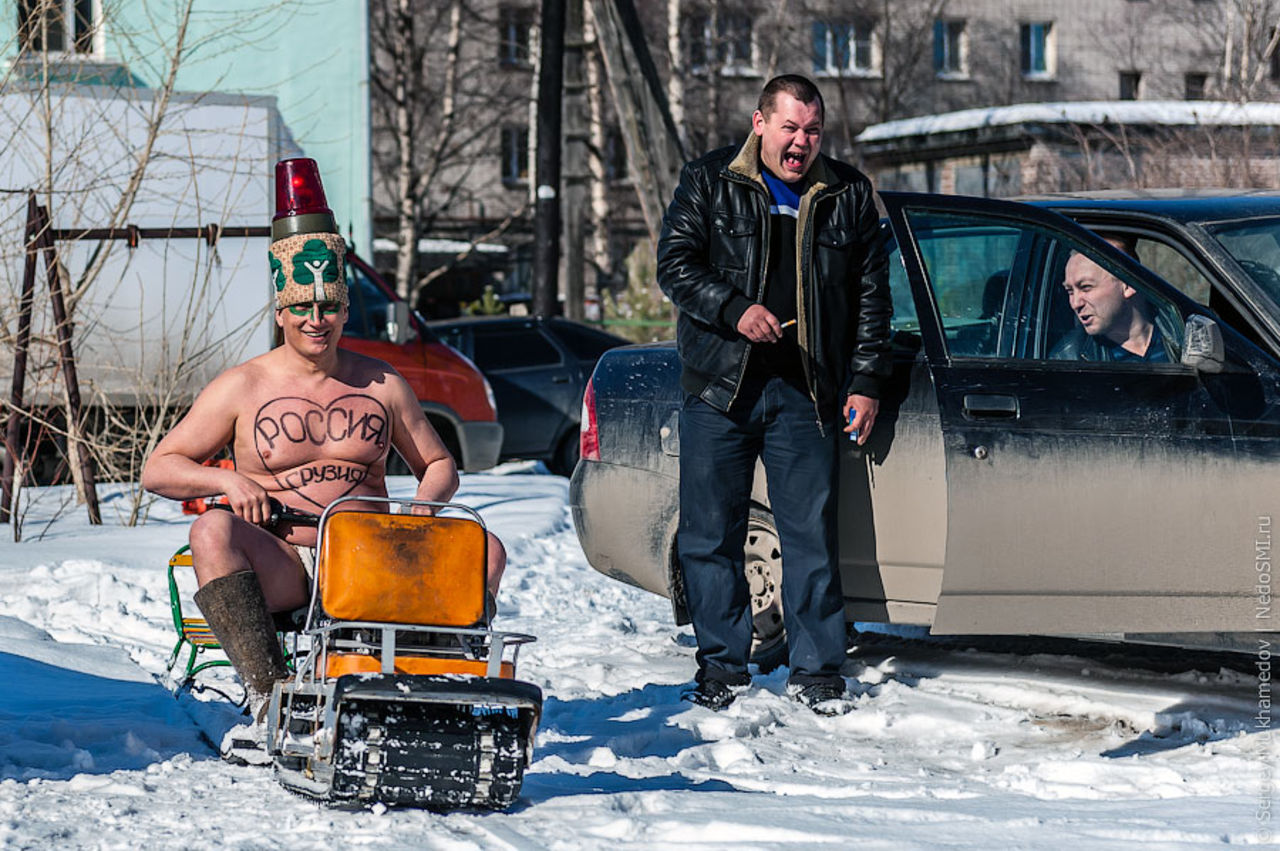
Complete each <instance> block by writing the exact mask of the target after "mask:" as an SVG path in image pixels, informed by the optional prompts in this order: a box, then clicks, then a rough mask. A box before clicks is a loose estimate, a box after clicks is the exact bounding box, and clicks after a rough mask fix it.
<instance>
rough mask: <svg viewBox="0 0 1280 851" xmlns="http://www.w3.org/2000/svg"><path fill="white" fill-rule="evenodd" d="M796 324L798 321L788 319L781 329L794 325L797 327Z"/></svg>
mask: <svg viewBox="0 0 1280 851" xmlns="http://www.w3.org/2000/svg"><path fill="white" fill-rule="evenodd" d="M795 324H796V321H795V320H794V319H788V320H787V321H786V322H783V323H782V325H781V326H779V327H782V328H790V327H791V326H792V325H795Z"/></svg>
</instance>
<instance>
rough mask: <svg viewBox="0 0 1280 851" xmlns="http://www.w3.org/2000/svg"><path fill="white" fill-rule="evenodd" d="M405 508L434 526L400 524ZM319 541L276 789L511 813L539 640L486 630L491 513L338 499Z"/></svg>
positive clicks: (277, 752)
mask: <svg viewBox="0 0 1280 851" xmlns="http://www.w3.org/2000/svg"><path fill="white" fill-rule="evenodd" d="M395 503H400V504H403V505H405V506H407V507H412V506H427V507H429V508H431V509H432V510H434V511H435V512H436V513H435V515H434V516H429V515H425V514H392V513H389V508H390V506H391V504H395ZM441 512H445V513H444V514H442V513H441ZM459 514H460V515H462V516H457V515H459ZM318 534H319V538H318V541H317V559H316V575H315V582H314V586H313V591H312V598H311V603H310V606H309V608H308V611H307V621H306V626H305V627H304V628H303V630H302V633H301V639H302V640H301V641H300V642H299V643H300V644H309V646H308V647H306V649H305V652H300V653H299V654H298V655H297V657H296V664H297V669H296V674H295V676H294V677H293V678H292V679H290V680H287V681H285V682H282V683H277V684H276V687H275V690H274V692H273V694H272V698H271V705H270V708H269V710H268V716H267V724H268V727H267V737H268V738H267V741H268V749H269V751H270V753H271V755H272V759H273V762H274V770H275V776H276V778H277V779H278V780H279V781H280V783H281V784H282V785H284V786H285V787H286V788H288V789H290V790H292V791H294V792H297V793H299V794H302V795H305V796H308V797H311V798H316V799H318V800H321V801H324V802H326V803H328V804H332V805H347V806H357V807H358V806H368V805H372V804H375V803H382V804H387V805H405V806H420V807H427V808H431V809H459V808H465V809H503V808H505V807H508V806H510V805H511V804H512V803H513V802H514V801H515V800H516V797H517V796H518V795H519V793H520V787H521V784H522V782H523V778H524V770H525V767H526V766H527V765H528V764H529V761H530V759H531V756H532V750H533V739H534V733H535V731H536V729H537V725H538V720H539V717H540V715H541V713H542V691H541V689H539V688H538V687H537V686H535V685H533V684H532V683H527V682H522V681H520V680H517V679H515V674H516V657H517V656H518V654H519V649H520V647H521V645H523V644H526V643H529V642H531V641H533V640H534V638H533V637H532V636H529V635H522V634H519V633H503V632H496V631H494V630H493V629H492V628H491V627H490V626H489V623H488V618H487V617H486V612H485V608H486V606H485V603H486V600H485V563H486V547H487V536H486V534H485V528H484V524H483V521H482V520H481V519H480V516H479V515H478V514H476V512H475V511H473V510H472V509H470V508H468V507H466V506H463V505H456V504H453V503H448V504H444V503H428V502H422V501H419V500H389V499H383V498H378V497H343V498H341V499H338V500H336V501H335V502H333V503H332V504H330V505H329V507H328V508H326V509H325V511H324V513H323V514H321V515H320V520H319V533H318Z"/></svg>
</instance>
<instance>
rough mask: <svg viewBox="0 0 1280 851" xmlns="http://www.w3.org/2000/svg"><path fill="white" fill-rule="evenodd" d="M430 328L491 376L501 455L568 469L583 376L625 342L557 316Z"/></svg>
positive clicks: (574, 457) (574, 452)
mask: <svg viewBox="0 0 1280 851" xmlns="http://www.w3.org/2000/svg"><path fill="white" fill-rule="evenodd" d="M430 326H431V330H432V331H434V332H435V334H436V335H437V336H438V337H440V339H442V340H443V341H444V342H446V343H448V344H449V345H451V346H453V347H454V348H455V349H457V350H458V351H460V352H462V353H463V354H464V355H466V356H467V357H469V358H471V360H473V361H475V364H476V366H478V367H480V371H481V372H483V373H484V375H485V377H486V378H487V379H489V384H490V385H491V386H492V387H493V395H494V397H495V398H496V399H497V404H498V421H499V422H500V423H502V429H503V441H502V453H501V457H502V458H503V459H510V458H525V459H532V460H538V461H545V462H546V464H547V467H548V468H550V470H551V471H552V472H553V473H559V474H560V475H564V476H567V475H569V474H570V473H572V472H573V467H574V465H575V464H577V463H578V418H579V416H580V415H581V412H582V391H583V388H584V387H585V386H586V383H587V378H588V377H589V376H590V375H591V370H592V369H594V368H595V365H596V361H597V360H599V358H600V355H602V354H604V353H605V352H606V351H608V350H609V349H613V348H616V347H618V346H625V345H626V344H627V342H628V341H627V340H624V339H622V338H621V337H615V336H614V335H613V334H608V333H606V332H604V331H601V330H599V329H597V328H592V327H590V326H588V325H583V324H582V323H579V322H571V321H570V320H568V319H561V318H559V317H552V318H549V319H547V318H543V317H533V316H498V317H492V316H487V317H471V318H466V319H453V320H442V321H438V322H432V323H430Z"/></svg>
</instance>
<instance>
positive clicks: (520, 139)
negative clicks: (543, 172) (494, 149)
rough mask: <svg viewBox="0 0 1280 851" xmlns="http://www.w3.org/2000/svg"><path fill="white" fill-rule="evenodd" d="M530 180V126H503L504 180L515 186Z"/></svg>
mask: <svg viewBox="0 0 1280 851" xmlns="http://www.w3.org/2000/svg"><path fill="white" fill-rule="evenodd" d="M528 180H529V128H527V127H510V126H509V127H503V128H502V182H503V183H505V184H507V185H509V186H514V185H516V184H521V183H526V182H528Z"/></svg>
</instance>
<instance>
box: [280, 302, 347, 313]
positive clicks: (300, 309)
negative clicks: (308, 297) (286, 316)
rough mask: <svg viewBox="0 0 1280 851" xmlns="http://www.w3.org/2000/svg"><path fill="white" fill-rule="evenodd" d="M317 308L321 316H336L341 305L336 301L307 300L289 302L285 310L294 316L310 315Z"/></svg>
mask: <svg viewBox="0 0 1280 851" xmlns="http://www.w3.org/2000/svg"><path fill="white" fill-rule="evenodd" d="M317 308H319V310H320V315H321V316H337V315H338V312H339V311H341V310H342V305H341V304H340V303H338V302H336V301H309V302H306V303H305V304H291V305H289V306H288V307H286V308H285V310H287V311H289V312H290V313H292V314H293V315H294V316H310V315H311V314H312V312H313V311H314V310H316V309H317Z"/></svg>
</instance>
